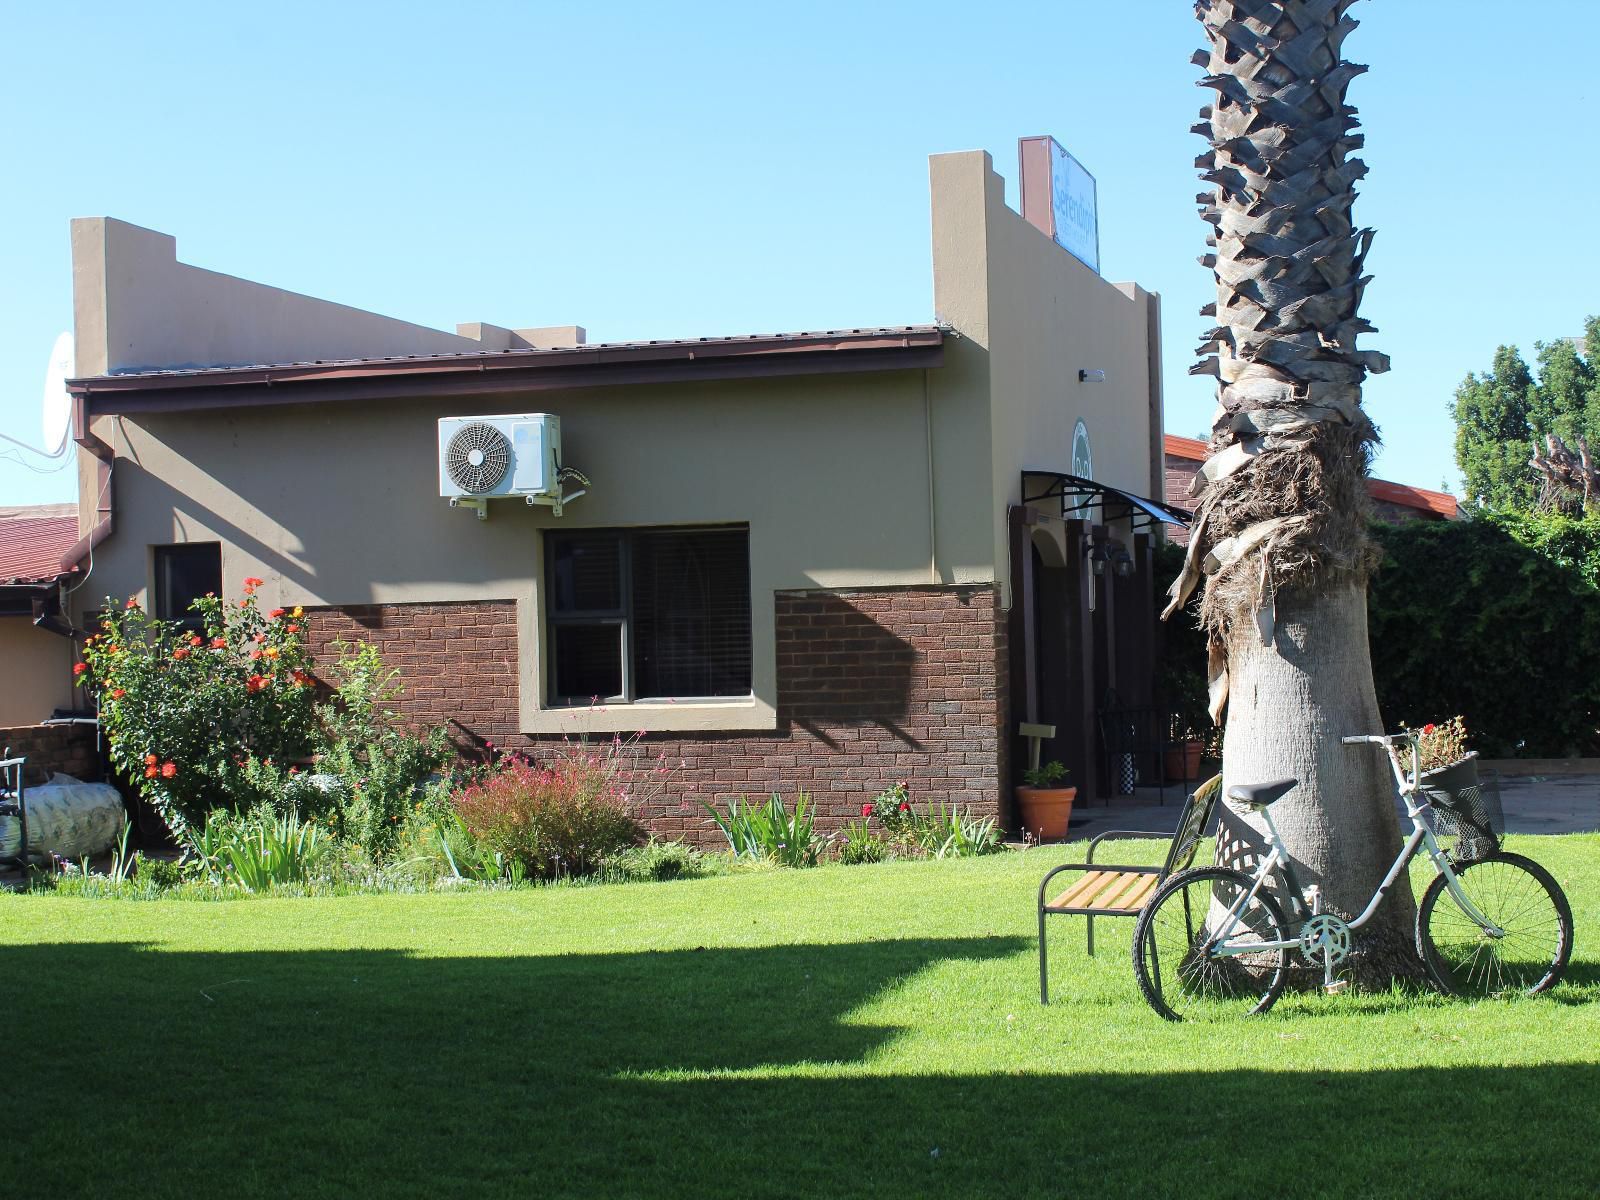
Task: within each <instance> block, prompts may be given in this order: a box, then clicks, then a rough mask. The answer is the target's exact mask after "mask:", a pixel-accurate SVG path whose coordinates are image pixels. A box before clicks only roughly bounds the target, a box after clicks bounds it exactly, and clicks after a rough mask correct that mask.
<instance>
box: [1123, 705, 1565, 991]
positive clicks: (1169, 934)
mask: <svg viewBox="0 0 1600 1200" xmlns="http://www.w3.org/2000/svg"><path fill="white" fill-rule="evenodd" d="M1343 740H1344V743H1345V745H1347V746H1348V745H1368V744H1370V745H1376V746H1382V747H1384V748H1385V749H1386V750H1387V751H1388V754H1389V764H1390V766H1391V768H1392V769H1393V771H1394V775H1395V782H1396V784H1397V785H1398V787H1399V790H1400V796H1401V798H1402V799H1403V800H1404V802H1405V806H1406V815H1407V816H1408V817H1409V818H1410V820H1411V836H1410V837H1408V838H1407V839H1406V843H1405V845H1404V846H1403V847H1402V848H1401V850H1400V854H1399V857H1397V858H1396V859H1395V860H1394V865H1393V866H1392V867H1390V868H1389V873H1388V874H1387V875H1386V876H1384V879H1383V882H1382V883H1380V884H1379V885H1378V889H1377V891H1376V892H1374V893H1373V895H1372V899H1371V900H1370V901H1369V902H1368V903H1367V906H1366V908H1365V909H1363V910H1362V912H1361V914H1360V916H1358V917H1356V918H1355V919H1354V920H1350V921H1346V920H1344V919H1343V918H1342V917H1340V916H1338V915H1337V914H1335V913H1331V912H1323V911H1322V905H1321V898H1320V897H1319V896H1318V894H1317V892H1316V889H1314V888H1313V889H1309V890H1307V889H1302V888H1301V887H1300V885H1299V882H1298V881H1297V880H1296V879H1295V874H1294V868H1293V864H1292V863H1291V862H1290V861H1289V855H1288V852H1287V851H1286V850H1285V849H1284V846H1283V842H1282V840H1281V839H1280V838H1279V836H1278V831H1277V829H1276V828H1275V827H1274V826H1273V823H1272V816H1271V813H1270V812H1269V811H1268V806H1270V805H1271V804H1272V803H1273V802H1274V801H1275V800H1278V799H1279V798H1281V797H1282V796H1283V795H1284V794H1285V793H1287V792H1288V791H1289V790H1290V789H1292V788H1293V787H1295V785H1296V784H1297V783H1298V780H1294V779H1288V780H1282V781H1279V782H1277V783H1264V784H1255V785H1243V786H1241V785H1236V786H1234V787H1231V788H1229V789H1228V793H1227V794H1228V799H1230V800H1233V801H1235V802H1237V803H1239V804H1242V805H1245V806H1246V807H1248V808H1250V809H1252V810H1253V811H1255V812H1257V813H1259V814H1260V815H1261V818H1262V820H1263V821H1264V822H1265V824H1266V827H1267V847H1268V852H1267V853H1266V855H1265V856H1264V857H1263V858H1262V859H1261V861H1260V864H1259V865H1258V866H1257V867H1256V869H1255V872H1254V874H1250V875H1247V874H1245V873H1244V872H1243V871H1236V870H1233V869H1231V868H1228V867H1221V866H1213V867H1195V868H1193V869H1190V870H1187V871H1182V872H1179V873H1178V874H1176V875H1174V876H1172V878H1170V879H1168V880H1167V881H1166V883H1164V884H1163V885H1162V886H1161V887H1160V889H1158V890H1157V892H1156V894H1155V895H1154V896H1153V897H1152V898H1151V901H1150V903H1149V905H1148V906H1146V908H1145V910H1144V912H1143V913H1141V914H1140V916H1139V922H1138V925H1137V926H1136V927H1135V929H1134V935H1133V966H1134V973H1135V974H1136V975H1137V976H1138V979H1139V987H1140V990H1141V991H1143V992H1144V996H1145V999H1146V1000H1148V1001H1149V1002H1150V1006H1151V1007H1152V1008H1154V1009H1155V1010H1156V1011H1157V1012H1158V1013H1160V1014H1161V1015H1162V1016H1163V1017H1166V1018H1168V1019H1169V1020H1173V1021H1182V1020H1187V1019H1190V1018H1194V1017H1199V1016H1219V1015H1241V1016H1242V1015H1248V1014H1251V1013H1259V1012H1265V1011H1266V1010H1267V1009H1269V1008H1271V1007H1272V1004H1273V1002H1274V1001H1276V1000H1277V998H1278V996H1279V994H1280V993H1281V992H1282V991H1283V987H1284V982H1285V977H1286V975H1287V971H1288V968H1289V956H1290V954H1291V953H1298V954H1299V955H1301V956H1302V957H1303V958H1304V960H1305V961H1306V962H1307V963H1308V964H1310V965H1311V966H1312V967H1321V968H1322V971H1323V986H1324V989H1325V990H1326V991H1328V992H1330V993H1334V992H1339V991H1342V990H1343V989H1344V986H1345V984H1346V982H1347V981H1345V980H1340V979H1337V978H1336V977H1335V973H1334V972H1335V968H1336V967H1338V965H1339V964H1340V963H1341V962H1343V961H1344V960H1345V959H1346V958H1348V957H1349V954H1350V944H1351V936H1350V935H1351V934H1352V933H1353V932H1354V931H1355V930H1357V929H1360V928H1361V927H1362V926H1363V925H1365V924H1366V923H1367V922H1368V921H1369V920H1371V918H1372V914H1373V913H1375V912H1377V910H1378V905H1379V904H1381V903H1382V902H1383V898H1384V896H1386V895H1387V894H1388V892H1389V889H1390V888H1391V887H1393V886H1394V885H1395V883H1396V881H1398V880H1401V879H1402V878H1405V877H1407V867H1408V866H1409V864H1410V862H1411V859H1412V857H1413V856H1414V855H1415V854H1416V853H1417V851H1418V850H1419V849H1425V850H1426V852H1427V855H1428V857H1429V859H1430V860H1431V861H1432V862H1433V866H1434V869H1435V870H1436V871H1437V872H1438V874H1437V875H1435V877H1434V878H1433V880H1432V882H1430V883H1429V885H1428V888H1427V890H1426V892H1424V893H1423V896H1422V900H1421V902H1420V903H1419V904H1418V905H1417V953H1418V955H1420V956H1421V958H1422V962H1423V965H1424V966H1425V967H1426V969H1427V972H1428V976H1429V978H1430V979H1431V980H1432V981H1433V983H1434V985H1435V986H1436V987H1437V988H1438V989H1439V990H1440V991H1441V992H1444V993H1446V994H1448V995H1458V996H1472V997H1483V996H1500V995H1510V994H1515V993H1534V992H1542V991H1544V990H1545V989H1546V988H1549V987H1551V986H1553V985H1554V984H1555V983H1556V981H1557V980H1559V979H1560V978H1561V975H1562V972H1564V971H1565V970H1566V967H1567V960H1568V959H1569V958H1570V957H1571V955H1572V909H1571V906H1570V905H1569V904H1568V903H1567V897H1566V895H1565V894H1564V893H1563V892H1562V890H1561V886H1560V885H1559V884H1558V883H1556V881H1555V879H1554V878H1552V877H1551V875H1550V873H1549V872H1548V871H1546V870H1545V869H1544V868H1543V867H1541V866H1540V865H1539V864H1538V863H1536V862H1534V861H1533V860H1532V859H1529V858H1524V857H1523V856H1522V855H1520V854H1506V853H1502V852H1499V851H1498V848H1497V846H1498V834H1499V832H1500V831H1499V830H1498V829H1494V830H1493V831H1492V836H1493V837H1494V838H1495V839H1496V840H1495V842H1492V843H1491V845H1492V846H1494V847H1495V851H1494V852H1492V853H1488V854H1484V855H1482V856H1481V857H1474V858H1471V859H1470V860H1468V861H1456V862H1452V861H1451V859H1450V856H1449V855H1448V854H1446V853H1445V851H1444V850H1443V849H1441V848H1440V845H1439V841H1438V837H1437V836H1436V834H1437V832H1438V825H1437V823H1436V819H1435V818H1436V815H1437V814H1436V813H1435V811H1434V807H1435V801H1434V800H1432V799H1430V797H1429V795H1428V793H1426V792H1425V791H1423V790H1422V788H1421V787H1420V786H1419V778H1420V776H1421V759H1420V755H1419V751H1418V745H1417V743H1418V735H1417V734H1415V733H1400V734H1390V735H1379V736H1363V737H1347V738H1345V739H1343ZM1408 751H1409V753H1408ZM1407 759H1409V761H1406V760H1407ZM1450 815H1451V816H1452V817H1456V818H1459V817H1460V816H1461V814H1450ZM1480 832H1485V833H1488V832H1490V831H1480ZM1274 882H1276V883H1277V884H1278V886H1272V885H1273V883H1274ZM1275 893H1282V894H1283V895H1285V896H1286V897H1287V898H1288V902H1289V906H1290V908H1291V909H1292V910H1293V913H1292V922H1291V919H1289V918H1286V917H1285V915H1284V912H1283V906H1282V905H1281V904H1280V903H1279V901H1278V898H1277V895H1276V894H1275Z"/></svg>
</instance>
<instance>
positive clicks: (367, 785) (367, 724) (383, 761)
mask: <svg viewBox="0 0 1600 1200" xmlns="http://www.w3.org/2000/svg"><path fill="white" fill-rule="evenodd" d="M333 649H334V651H335V652H336V654H337V658H335V659H334V661H333V662H331V663H330V664H329V665H328V667H327V669H326V672H325V674H326V675H327V678H328V681H329V683H330V684H331V685H332V687H333V691H334V694H333V696H332V698H331V699H330V700H329V702H328V703H326V704H323V705H321V706H319V707H318V709H317V717H318V722H319V734H318V751H319V752H318V755H317V770H318V771H319V772H321V773H325V774H331V775H334V776H336V777H337V778H338V780H339V785H340V786H339V787H338V788H337V789H336V790H334V791H332V792H331V793H318V792H316V791H315V790H313V789H311V788H309V787H307V786H305V785H304V784H301V785H299V787H298V788H297V789H294V790H292V791H291V793H290V794H291V795H292V796H293V797H294V798H295V799H296V800H297V801H298V804H297V807H299V809H300V811H302V812H306V811H308V807H307V806H309V810H310V811H311V812H313V813H314V812H315V809H316V807H317V806H319V805H329V806H330V807H331V808H332V810H333V812H332V815H333V819H334V832H335V833H336V834H337V835H338V836H339V837H340V838H341V839H344V840H346V841H349V842H351V843H353V844H354V845H356V846H358V847H360V848H361V849H362V850H364V851H365V852H366V853H368V854H370V855H371V856H372V857H373V858H374V859H382V858H384V857H387V856H388V855H390V854H392V853H393V852H394V850H395V847H396V845H397V843H398V841H399V839H400V834H401V825H402V822H404V821H405V819H406V814H407V813H408V812H409V811H410V810H411V808H412V807H413V806H414V805H415V803H416V796H417V787H418V785H419V784H420V783H422V782H423V780H425V779H427V777H428V776H429V775H431V774H433V773H434V772H435V771H438V770H439V769H440V768H441V767H442V766H443V765H444V764H445V762H446V761H447V759H448V758H449V756H450V743H449V739H448V737H447V736H446V735H445V731H444V730H443V729H439V728H436V729H434V730H432V731H431V732H430V733H428V734H427V735H426V736H425V737H419V736H418V735H417V734H415V733H414V732H412V731H411V730H410V729H409V728H407V727H406V725H405V724H404V722H403V720H402V718H401V716H400V714H399V713H398V712H396V711H394V710H393V709H391V708H389V707H387V706H388V705H389V704H390V703H392V702H393V701H394V700H395V699H396V698H398V697H399V695H400V694H401V689H400V686H399V683H398V679H399V671H397V670H394V669H391V668H388V667H385V666H384V664H383V659H382V657H381V656H380V655H379V653H378V650H377V647H375V646H373V645H371V644H370V643H366V642H362V643H358V644H357V645H354V646H352V645H350V644H349V643H347V642H335V643H334V644H333ZM282 782H283V783H284V784H285V785H287V784H288V781H287V780H284V781H282Z"/></svg>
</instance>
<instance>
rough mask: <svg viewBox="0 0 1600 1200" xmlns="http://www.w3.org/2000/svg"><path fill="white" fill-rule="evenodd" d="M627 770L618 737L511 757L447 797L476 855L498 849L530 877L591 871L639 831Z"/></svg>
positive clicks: (629, 768)
mask: <svg viewBox="0 0 1600 1200" xmlns="http://www.w3.org/2000/svg"><path fill="white" fill-rule="evenodd" d="M631 772H632V764H631V762H630V761H629V757H628V754H627V750H626V748H625V747H624V746H623V745H622V744H621V743H618V742H612V743H611V744H610V745H609V746H608V747H607V748H606V749H605V750H603V751H595V750H591V749H589V748H587V747H584V746H562V747H560V748H558V749H557V750H555V751H554V752H553V753H552V754H551V755H550V757H549V758H548V760H547V761H546V762H545V763H544V764H543V765H535V764H534V763H532V762H529V761H527V760H526V759H523V758H520V757H518V758H513V759H512V760H511V761H510V762H509V763H507V764H504V765H502V766H501V767H500V768H499V769H498V770H496V771H495V772H494V773H492V774H490V775H489V776H487V777H486V778H485V779H484V780H483V781H482V782H481V783H476V784H473V785H472V786H470V787H467V788H464V789H463V790H462V791H460V792H458V793H457V794H456V795H455V796H454V798H453V800H452V804H453V806H454V810H455V813H456V814H457V816H458V817H459V821H460V829H461V830H462V831H464V832H465V833H466V834H468V835H470V836H471V838H472V840H473V843H474V845H475V846H476V852H477V854H478V855H480V859H481V856H482V855H489V856H493V855H496V854H498V855H500V856H502V858H501V861H503V862H504V863H508V864H509V863H511V862H516V863H519V864H520V865H521V867H522V869H523V870H524V871H525V872H526V873H527V876H528V877H529V878H530V879H552V878H557V877H560V876H584V875H592V874H593V873H594V872H595V871H596V870H597V869H598V868H599V867H600V865H601V863H602V862H604V861H605V859H606V858H608V857H609V856H611V855H614V854H616V853H617V852H618V851H620V850H622V849H623V848H625V847H627V846H631V845H635V844H637V843H638V842H640V841H641V840H643V838H644V830H643V828H642V827H641V826H640V825H639V823H638V821H636V820H635V819H634V817H633V814H632V803H631V798H630V777H631ZM491 861H492V858H491Z"/></svg>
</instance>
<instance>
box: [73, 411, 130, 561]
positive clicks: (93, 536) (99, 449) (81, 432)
mask: <svg viewBox="0 0 1600 1200" xmlns="http://www.w3.org/2000/svg"><path fill="white" fill-rule="evenodd" d="M72 440H73V441H75V442H76V443H78V445H79V446H80V447H82V448H83V449H84V450H87V451H88V452H89V453H90V454H92V455H94V458H95V487H94V490H95V496H96V498H97V499H96V502H95V514H94V524H93V525H91V526H90V527H89V532H88V533H86V534H84V535H83V536H82V537H81V538H79V539H78V541H77V542H76V544H74V545H73V547H72V549H70V550H68V551H67V552H66V554H64V555H63V556H62V558H61V563H60V568H61V570H62V571H63V572H70V571H76V570H77V569H78V566H79V564H80V563H82V562H83V560H84V559H86V558H88V557H89V556H90V555H91V554H92V553H93V552H94V550H95V547H97V546H99V545H100V543H101V542H103V541H105V540H106V538H108V537H110V536H111V530H112V527H113V525H114V523H115V522H114V516H115V514H114V505H113V504H112V502H111V466H112V463H113V462H114V461H115V459H116V451H114V450H113V449H112V448H111V447H110V446H108V445H106V444H105V442H103V441H102V440H101V439H100V438H99V437H97V436H96V435H95V434H94V433H92V432H90V429H89V400H88V396H87V395H86V394H84V393H81V392H79V393H76V394H74V395H73V397H72Z"/></svg>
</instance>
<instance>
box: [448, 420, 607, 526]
mask: <svg viewBox="0 0 1600 1200" xmlns="http://www.w3.org/2000/svg"><path fill="white" fill-rule="evenodd" d="M568 479H577V480H579V481H581V482H583V483H585V484H587V483H588V480H586V479H584V477H583V476H582V475H581V474H579V473H578V472H577V471H574V470H572V469H571V468H564V467H563V466H562V465H561V418H560V417H557V416H552V415H551V414H549V413H521V414H517V415H513V416H499V417H441V418H439V495H440V496H442V497H444V498H445V499H447V500H449V501H450V505H451V507H452V508H455V507H464V508H471V509H473V510H475V511H476V512H477V514H478V517H479V519H480V520H481V519H484V518H486V517H487V516H488V502H489V501H490V500H498V499H516V498H517V497H521V498H522V500H523V501H524V502H525V503H527V504H530V505H531V504H548V505H550V507H551V508H553V509H554V510H555V515H556V516H560V515H561V506H562V505H563V504H564V503H566V502H568V501H571V500H576V499H577V498H578V497H579V496H581V495H583V493H582V492H581V491H580V492H574V493H571V494H570V495H566V496H563V495H562V493H561V485H562V484H563V483H564V482H565V481H566V480H568Z"/></svg>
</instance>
